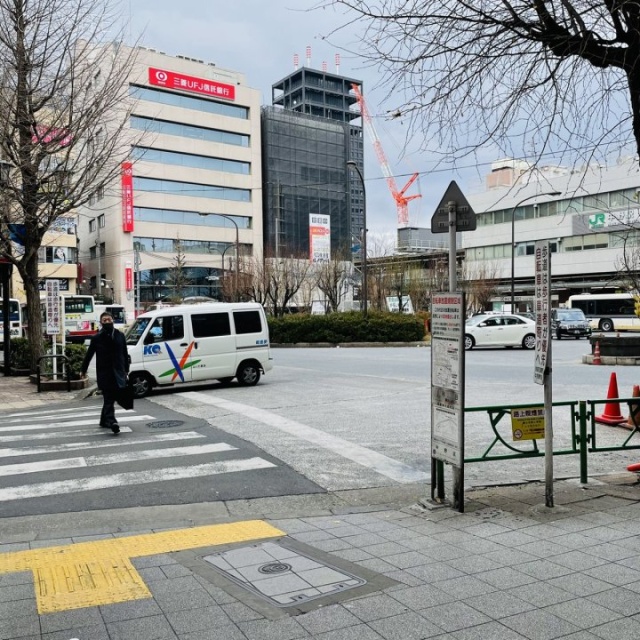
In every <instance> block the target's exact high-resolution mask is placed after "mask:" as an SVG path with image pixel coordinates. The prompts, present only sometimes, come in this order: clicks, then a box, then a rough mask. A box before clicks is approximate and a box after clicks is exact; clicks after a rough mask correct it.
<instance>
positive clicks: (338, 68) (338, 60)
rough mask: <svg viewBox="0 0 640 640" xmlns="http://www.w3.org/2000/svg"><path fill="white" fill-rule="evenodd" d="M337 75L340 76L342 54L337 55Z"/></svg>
mask: <svg viewBox="0 0 640 640" xmlns="http://www.w3.org/2000/svg"><path fill="white" fill-rule="evenodd" d="M336 75H340V54H339V53H336Z"/></svg>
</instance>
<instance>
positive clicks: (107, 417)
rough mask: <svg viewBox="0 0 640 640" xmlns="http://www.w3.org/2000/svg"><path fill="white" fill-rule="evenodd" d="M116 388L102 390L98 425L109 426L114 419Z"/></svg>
mask: <svg viewBox="0 0 640 640" xmlns="http://www.w3.org/2000/svg"><path fill="white" fill-rule="evenodd" d="M116 393H117V392H116V390H115V389H103V390H102V400H103V403H102V413H101V414H100V425H101V426H104V427H111V425H113V424H115V423H116V422H117V421H116V408H115V402H116Z"/></svg>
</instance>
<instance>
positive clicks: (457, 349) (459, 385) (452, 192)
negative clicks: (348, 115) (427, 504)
mask: <svg viewBox="0 0 640 640" xmlns="http://www.w3.org/2000/svg"><path fill="white" fill-rule="evenodd" d="M475 228H476V214H475V212H474V211H473V209H472V208H471V205H470V204H469V202H468V201H467V199H466V198H465V197H464V195H463V193H462V191H461V190H460V187H458V185H457V184H456V182H455V180H452V181H451V182H450V183H449V186H448V187H447V190H446V191H445V193H444V196H443V197H442V199H441V200H440V204H438V206H437V208H436V211H435V213H434V214H433V216H432V218H431V232H432V233H448V234H449V293H448V294H446V303H445V304H444V305H443V306H444V307H447V309H444V308H443V309H441V315H440V320H439V323H440V326H439V329H438V333H440V334H441V336H440V339H444V340H448V341H449V342H448V343H440V344H439V346H437V347H435V349H434V343H433V342H432V348H431V368H432V371H434V368H435V369H437V370H438V371H437V374H436V375H441V376H442V379H440V382H446V386H434V378H433V377H432V378H431V407H432V410H431V439H432V447H431V451H432V453H431V499H432V500H433V499H434V498H435V497H436V495H437V497H438V500H444V462H450V463H451V464H452V465H453V506H454V508H457V509H458V511H460V512H461V513H462V512H463V511H464V464H463V463H464V375H463V374H464V349H463V345H462V338H463V335H464V331H463V330H464V322H465V317H466V309H465V304H464V295H463V294H462V293H458V292H456V289H457V266H458V261H457V249H456V233H457V232H458V231H473V230H474V229H475ZM440 295H445V294H434V296H432V299H431V302H432V311H431V313H432V316H431V322H432V333H431V337H432V340H433V338H434V336H435V335H436V331H435V330H434V329H433V326H434V318H435V317H436V316H435V315H434V309H435V308H436V306H437V305H436V302H435V301H436V300H438V299H441V298H440ZM454 335H455V338H454ZM457 340H459V343H457ZM454 343H456V344H455V346H454ZM436 352H437V354H436ZM436 357H437V360H436ZM454 363H455V367H454ZM454 373H455V376H454V375H453V374H454ZM454 378H455V384H454V382H453V380H454ZM434 408H435V409H436V411H434ZM454 426H455V429H454ZM454 430H457V434H458V435H457V436H456V437H455V438H453V436H452V433H453V431H454ZM434 436H435V442H436V443H437V444H438V446H437V447H436V448H435V449H434V446H433V442H434ZM440 440H442V442H441V443H439V441H440ZM434 450H435V451H436V454H437V455H434V453H433V452H434ZM454 460H455V461H454Z"/></svg>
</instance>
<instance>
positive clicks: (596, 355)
mask: <svg viewBox="0 0 640 640" xmlns="http://www.w3.org/2000/svg"><path fill="white" fill-rule="evenodd" d="M591 364H602V361H601V360H600V342H596V346H595V348H594V350H593V362H592V363H591Z"/></svg>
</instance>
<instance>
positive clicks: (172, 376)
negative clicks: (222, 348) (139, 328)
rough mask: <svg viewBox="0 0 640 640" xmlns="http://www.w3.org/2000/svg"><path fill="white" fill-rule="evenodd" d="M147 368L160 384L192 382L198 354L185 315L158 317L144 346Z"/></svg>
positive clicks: (152, 324) (147, 335)
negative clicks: (195, 352) (189, 333)
mask: <svg viewBox="0 0 640 640" xmlns="http://www.w3.org/2000/svg"><path fill="white" fill-rule="evenodd" d="M142 358H143V363H144V368H145V369H146V370H147V371H149V373H151V374H152V375H153V377H154V378H155V379H156V380H157V382H158V384H171V383H176V382H191V367H192V366H193V365H194V362H195V360H196V359H197V356H196V355H195V354H194V353H193V341H189V337H188V335H187V333H186V331H185V322H184V316H183V315H182V314H176V315H171V316H160V317H159V318H155V319H154V320H153V322H152V323H151V326H150V327H149V330H148V331H147V333H146V335H145V337H144V343H143V347H142Z"/></svg>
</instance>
